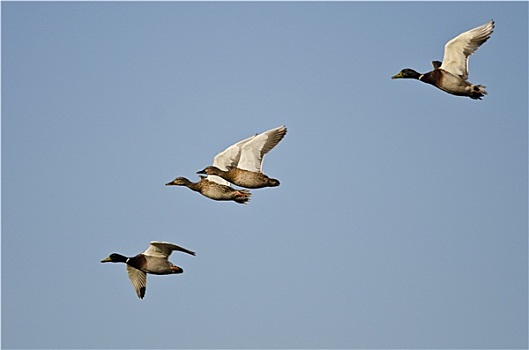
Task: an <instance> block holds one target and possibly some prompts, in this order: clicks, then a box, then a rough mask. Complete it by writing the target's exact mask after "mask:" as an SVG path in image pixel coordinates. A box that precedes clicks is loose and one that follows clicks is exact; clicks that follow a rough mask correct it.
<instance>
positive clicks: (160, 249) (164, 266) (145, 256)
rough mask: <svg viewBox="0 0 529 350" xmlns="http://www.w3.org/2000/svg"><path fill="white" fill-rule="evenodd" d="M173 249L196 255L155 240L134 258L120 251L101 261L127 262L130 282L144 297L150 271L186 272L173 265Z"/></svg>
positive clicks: (139, 295) (165, 272) (168, 273)
mask: <svg viewBox="0 0 529 350" xmlns="http://www.w3.org/2000/svg"><path fill="white" fill-rule="evenodd" d="M173 250H177V251H180V252H184V253H187V254H191V255H195V252H193V251H191V250H189V249H186V248H182V247H180V246H177V245H176V244H172V243H167V242H156V241H153V242H151V243H150V245H149V248H147V250H146V251H144V252H143V253H140V254H138V255H136V256H134V257H132V258H127V257H126V256H123V255H121V254H118V253H112V254H110V256H109V257H108V258H106V259H103V260H101V262H102V263H106V262H113V263H125V264H127V272H128V275H129V279H130V282H131V283H132V286H133V287H134V290H135V291H136V294H138V298H140V299H143V297H144V296H145V290H146V288H147V274H148V273H150V274H153V275H170V274H174V273H182V272H184V270H183V269H182V268H181V267H178V266H175V265H173V264H172V263H171V262H170V261H169V260H168V258H169V255H171V253H172V252H173Z"/></svg>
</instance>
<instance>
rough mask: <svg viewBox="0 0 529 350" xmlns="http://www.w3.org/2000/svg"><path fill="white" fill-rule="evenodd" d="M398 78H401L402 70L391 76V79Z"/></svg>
mask: <svg viewBox="0 0 529 350" xmlns="http://www.w3.org/2000/svg"><path fill="white" fill-rule="evenodd" d="M399 78H402V72H398V73H397V74H395V75H394V76H392V77H391V79H399Z"/></svg>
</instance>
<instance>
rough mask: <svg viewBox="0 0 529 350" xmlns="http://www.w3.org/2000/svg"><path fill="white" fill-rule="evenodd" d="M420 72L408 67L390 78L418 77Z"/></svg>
mask: <svg viewBox="0 0 529 350" xmlns="http://www.w3.org/2000/svg"><path fill="white" fill-rule="evenodd" d="M420 76H421V74H420V73H418V72H416V71H414V70H413V69H410V68H405V69H403V70H401V71H400V72H398V73H397V74H395V75H394V76H392V77H391V79H419V77H420Z"/></svg>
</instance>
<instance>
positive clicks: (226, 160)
mask: <svg viewBox="0 0 529 350" xmlns="http://www.w3.org/2000/svg"><path fill="white" fill-rule="evenodd" d="M256 136H257V134H256V135H252V136H250V137H248V138H246V139H244V140H242V141H239V142H237V143H236V144H234V145H231V146H230V147H228V148H226V149H225V150H224V151H222V152H220V153H219V154H217V155H216V156H215V158H213V166H215V167H217V168H219V169H220V170H228V168H229V167H234V166H237V163H239V159H240V158H241V147H242V145H244V144H245V143H247V142H248V141H250V140H251V139H253V138H255V137H256Z"/></svg>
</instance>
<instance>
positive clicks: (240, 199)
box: [234, 190, 252, 204]
mask: <svg viewBox="0 0 529 350" xmlns="http://www.w3.org/2000/svg"><path fill="white" fill-rule="evenodd" d="M251 196H252V193H251V192H250V191H248V190H237V194H236V195H235V198H234V201H235V202H237V203H240V204H246V203H247V202H248V201H249V200H250V197H251Z"/></svg>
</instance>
